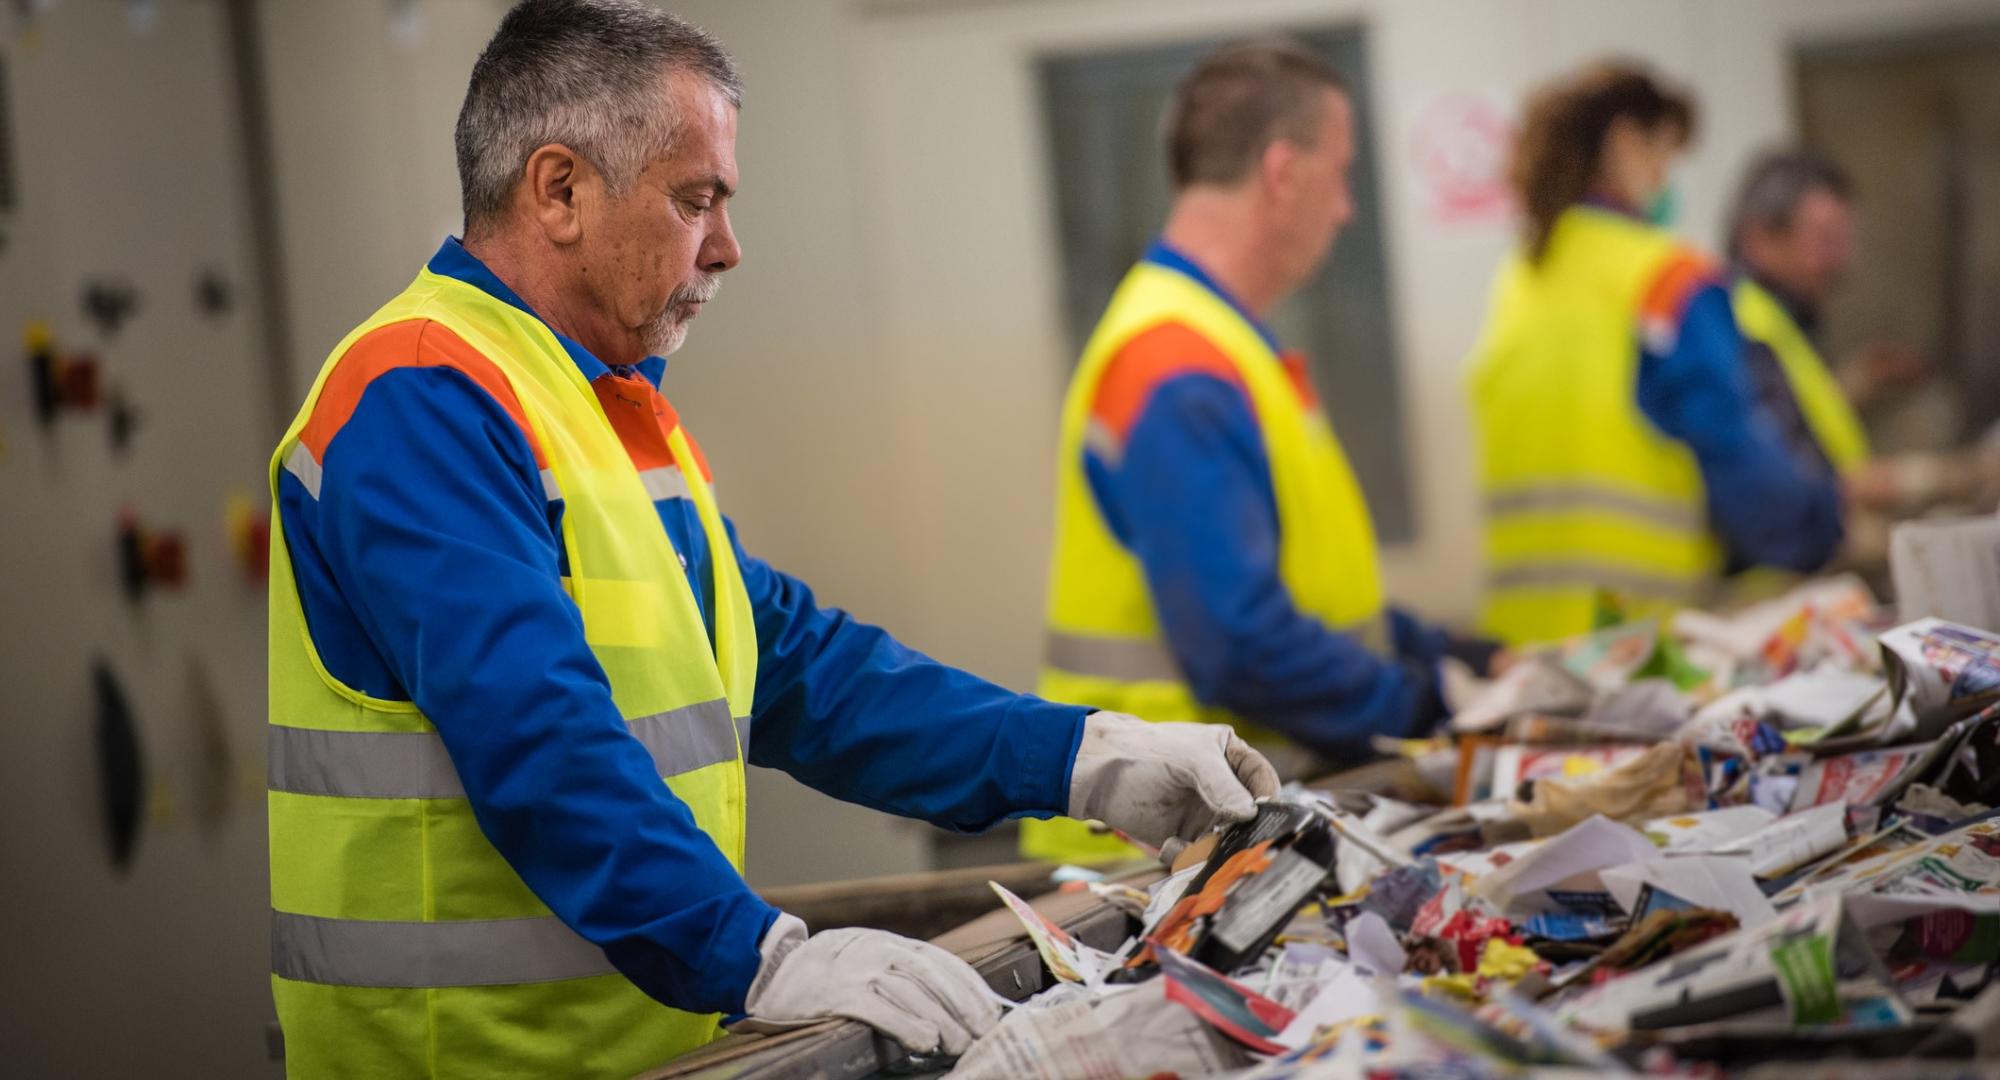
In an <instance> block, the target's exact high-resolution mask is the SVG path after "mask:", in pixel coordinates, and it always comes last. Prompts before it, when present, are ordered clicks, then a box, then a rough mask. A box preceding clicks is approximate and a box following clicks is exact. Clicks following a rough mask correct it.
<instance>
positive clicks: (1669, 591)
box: [1487, 560, 1708, 600]
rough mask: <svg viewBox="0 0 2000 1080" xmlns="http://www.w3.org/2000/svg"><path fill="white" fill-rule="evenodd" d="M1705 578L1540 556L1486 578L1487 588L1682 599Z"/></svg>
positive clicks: (1506, 567)
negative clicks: (1579, 590)
mask: <svg viewBox="0 0 2000 1080" xmlns="http://www.w3.org/2000/svg"><path fill="white" fill-rule="evenodd" d="M1707 581H1708V577H1707V575H1705V574H1692V573H1691V574H1689V575H1687V576H1686V577H1675V576H1673V575H1671V574H1649V573H1646V572H1644V571H1640V570H1628V569H1625V568H1623V567H1614V566H1605V565H1604V564H1602V563H1591V562H1580V561H1570V562H1564V561H1558V560H1543V561H1537V562H1532V563H1517V564H1514V565H1511V566H1504V567H1499V568H1496V569H1495V570H1494V571H1493V572H1492V573H1491V574H1490V575H1489V576H1488V578H1487V586H1488V587H1489V588H1491V589H1547V588H1603V589H1609V590H1610V591H1612V592H1619V593H1629V594H1631V595H1634V596H1644V597H1655V598H1659V599H1665V600H1684V599H1688V598H1689V597H1692V596H1694V595H1695V594H1697V593H1698V592H1700V590H1701V589H1702V587H1703V586H1704V585H1705V584H1706V582H1707Z"/></svg>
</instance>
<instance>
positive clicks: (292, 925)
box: [271, 911, 617, 988]
mask: <svg viewBox="0 0 2000 1080" xmlns="http://www.w3.org/2000/svg"><path fill="white" fill-rule="evenodd" d="M616 970H617V969H616V968H613V967H612V966H611V961H609V960H607V959H605V956H604V950H602V949H600V948H598V947H597V946H595V945H592V944H591V943H590V942H588V941H585V940H584V939H583V938H581V937H579V936H577V933H576V931H574V930H571V929H570V928H569V927H567V926H565V925H563V922H562V920H561V919H558V918H556V917H554V916H553V915H550V916H544V917H542V918H538V919H466V920H459V921H446V922H390V921H384V920H375V919H323V918H320V917H318V916H314V915H294V914H292V913H290V912H285V911H273V912H271V974H273V975H276V976H278V977H279V978H281V979H291V980H294V981H296V982H309V983H321V984H327V985H333V986H387V987H402V988H422V987H439V986H506V985H511V984H515V983H541V982H555V981H557V980H560V979H584V978H589V977H591V976H594V975H609V974H612V973H613V972H614V971H616Z"/></svg>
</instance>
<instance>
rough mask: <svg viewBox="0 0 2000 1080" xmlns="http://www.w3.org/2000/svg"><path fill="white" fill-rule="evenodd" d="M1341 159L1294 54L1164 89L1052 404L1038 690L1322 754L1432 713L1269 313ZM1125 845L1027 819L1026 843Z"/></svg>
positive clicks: (1340, 131) (1441, 647) (1053, 851)
mask: <svg viewBox="0 0 2000 1080" xmlns="http://www.w3.org/2000/svg"><path fill="white" fill-rule="evenodd" d="M1353 150H1354V118H1353V115H1352V108H1351V105H1350V104H1349V100H1348V97H1347V94H1346V92H1345V91H1344V90H1343V89H1342V87H1341V83H1340V80H1339V78H1338V77H1337V76H1336V75H1335V74H1334V73H1333V72H1332V71H1331V70H1330V69H1329V68H1327V67H1326V66H1325V64H1323V63H1322V62H1321V61H1320V60H1318V59H1317V58H1315V57H1314V56H1313V55H1312V54H1310V53H1308V52H1306V51H1304V50H1303V49H1301V48H1299V47H1297V46H1294V45H1291V44H1288V43H1259V44H1247V45H1240V46H1234V47H1230V48H1226V49H1223V50H1222V51H1220V52H1217V53H1215V54H1214V55H1212V56H1210V57H1208V58H1207V59H1205V60H1204V61H1202V62H1201V64H1200V65H1199V66H1197V67H1196V68H1195V70H1194V71H1193V72H1192V73H1191V74H1190V75H1188V77H1187V78H1186V79H1185V80H1184V81H1183V82H1182V83H1181V84H1180V86H1179V88H1178V89H1177V90H1176V92H1175V95H1174V98H1173V102H1172V105H1171V109H1170V115H1169V117H1168V121H1167V165H1168V170H1169V173H1170V175H1171V181H1172V185H1173V190H1174V200H1173V206H1172V208H1171V210H1170V211H1169V213H1168V216H1167V221H1166V224H1165V227H1164V228H1163V229H1162V231H1161V233H1160V236H1159V238H1158V240H1157V241H1156V242H1155V243H1154V244H1153V245H1152V247H1151V248H1150V249H1149V250H1148V251H1147V252H1146V253H1145V255H1144V257H1143V258H1142V259H1140V261H1139V263H1138V265H1136V266H1135V267H1133V268H1132V270H1131V272H1130V273H1129V274H1128V275H1127V276H1126V278H1125V280H1124V282H1123V283H1122V284H1121V285H1120V286H1119V287H1118V290H1117V292H1116V294H1115V295H1114V296H1113V297H1112V299H1111V303H1110V307H1109V309H1108V310H1107V311H1106V312H1105V313H1104V317H1103V320H1102V321H1101V322H1100V323H1099V324H1098V327H1097V329H1096V332H1095V333H1093V334H1092V335H1091V338H1090V340H1089V343H1088V344H1087V345H1086V346H1085V347H1084V352H1083V357H1082V359H1081V361H1080V362H1079V363H1078V364H1077V367H1076V372H1075V375H1074V377H1073V379H1072V381H1071V384H1070V388H1069V393H1068V397H1067V400H1066V401H1065V402H1064V405H1063V413H1062V434H1061V440H1062V441H1061V445H1060V447H1059V449H1058V457H1057V479H1056V485H1057V488H1056V513H1055V553H1054V565H1053V569H1052V572H1051V575H1050V591H1049V606H1048V620H1049V627H1048V644H1047V656H1046V661H1045V666H1044V668H1043V671H1042V679H1041V692H1042V693H1043V695H1045V696H1047V697H1050V698H1052V699H1055V700H1059V701H1076V702H1083V703H1085V704H1090V705H1095V706H1097V707H1099V708H1104V709H1115V710H1120V711H1136V712H1137V713H1138V714H1139V715H1142V716H1145V717H1147V718H1149V719H1153V720H1207V721H1216V722H1224V723H1231V724H1236V725H1239V726H1240V727H1241V730H1243V731H1244V732H1245V733H1247V734H1251V735H1252V737H1253V738H1258V739H1270V738H1271V737H1272V735H1273V733H1275V734H1276V735H1281V736H1284V737H1286V738H1289V739H1290V740H1292V741H1293V742H1295V743H1297V744H1299V745H1301V746H1303V747H1305V748H1308V749H1310V750H1312V751H1315V752H1318V753H1319V754H1322V755H1325V756H1327V757H1331V758H1335V759H1342V758H1347V759H1351V758H1353V757H1355V756H1357V755H1359V754H1362V753H1365V752H1366V747H1367V745H1368V742H1369V739H1370V737H1371V736H1375V735H1386V736H1409V735H1421V734H1425V733H1428V732H1429V731H1430V729H1431V728H1432V726H1433V725H1434V724H1435V723H1436V721H1437V720H1438V719H1439V718H1440V717H1441V716H1442V714H1443V704H1442V701H1441V698H1440V694H1439V685H1438V677H1437V664H1438V661H1439V659H1440V657H1441V656H1443V655H1444V653H1445V651H1446V647H1447V644H1448V643H1449V639H1448V637H1447V635H1445V634H1444V633H1442V632H1440V631H1438V630H1435V629H1432V628H1430V627H1426V626H1423V625H1421V624H1419V623H1418V622H1417V621H1416V620H1414V619H1412V618H1410V617H1408V616H1406V615H1404V614H1403V613H1401V612H1398V611H1395V610H1392V609H1389V608H1386V607H1385V606H1384V604H1383V600H1382V584H1381V580H1380V575H1379V573H1378V570H1377V566H1376V550H1375V531H1374V527H1373V525H1372V523H1371V521H1370V519H1369V515H1368V508H1367V505H1366V504H1365V503H1364V502H1363V501H1362V494H1361V489H1360V486H1359V485H1358V484H1357V483H1356V482H1355V478H1354V474H1353V471H1352V470H1351V469H1350V468H1349V467H1348V462H1347V458H1346V456H1345V455H1344V453H1343V452H1342V450H1341V447H1340V443H1339V441H1338V440H1337V439H1336V438H1335V437H1334V433H1333V430H1332V429H1331V428H1330V427H1329V426H1328V424H1327V419H1326V415H1325V413H1324V412H1322V411H1321V409H1320V404H1319V399H1318V396H1317V394H1316V393H1315V391H1314V389H1313V386H1312V385H1311V383H1310V382H1309V380H1308V379H1307V377H1306V367H1305V362H1304V360H1303V358H1302V357H1300V356H1299V355H1297V354H1294V353H1289V352H1286V351H1285V349H1284V348H1283V346H1282V345H1281V344H1280V343H1279V342H1278V340H1277V339H1276V338H1275V337H1274V336H1273V335H1272V333H1271V330H1270V328H1269V326H1268V325H1267V321H1268V320H1269V319H1270V317H1271V315H1272V313H1273V312H1274V311H1276V310H1277V308H1278V307H1279V305H1280V304H1282V303H1283V302H1284V301H1285V299H1286V298H1287V297H1289V296H1290V295H1291V294H1292V293H1293V292H1295V291H1296V290H1297V289H1298V288H1299V287H1300V286H1301V285H1303V284H1304V283H1305V282H1307V281H1308V280H1310V279H1311V278H1312V276H1313V274H1314V272H1315V271H1316V270H1317V269H1318V268H1319V266H1320V263H1321V262H1322V261H1323V260H1324V259H1325V258H1326V255H1327V252H1328V250H1329V249H1330V247H1331V246H1332V244H1333V240H1334V237H1335V235H1336V234H1337V233H1338V232H1339V231H1340V227H1341V225H1342V224H1343V223H1344V222H1346V221H1347V219H1348V217H1349V215H1350V214H1351V213H1352V209H1353V203H1352V200H1351V198H1350V195H1349V190H1348V180H1347V170H1348V165H1349V162H1350V161H1351V159H1352V157H1353ZM1471 651H1473V652H1477V653H1480V654H1482V655H1481V656H1479V657H1478V659H1480V660H1481V661H1482V663H1483V660H1484V659H1485V656H1484V655H1483V654H1485V653H1487V652H1490V650H1483V649H1478V648H1477V647H1476V646H1474V647H1473V649H1472V650H1471ZM1126 850H1129V849H1126V848H1123V847H1122V846H1120V845H1119V844H1117V843H1116V841H1115V840H1114V839H1112V838H1108V837H1104V836H1101V835H1096V834H1093V832H1092V831H1090V830H1088V829H1087V828H1086V827H1085V826H1084V825H1083V824H1082V823H1080V822H1076V821H1029V822H1023V823H1022V851H1023V852H1024V853H1025V854H1028V855H1030V856H1032V857H1037V858H1047V859H1067V860H1081V859H1090V858H1103V857H1110V856H1115V855H1117V854H1119V853H1120V852H1121V851H1126Z"/></svg>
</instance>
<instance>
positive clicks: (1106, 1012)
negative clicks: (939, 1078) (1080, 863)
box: [951, 979, 1247, 1080]
mask: <svg viewBox="0 0 2000 1080" xmlns="http://www.w3.org/2000/svg"><path fill="white" fill-rule="evenodd" d="M1167 989H1168V981H1167V980H1166V979H1154V980H1152V981H1150V982H1145V983H1140V984H1138V985H1136V986H1133V987H1131V988H1129V989H1122V990H1118V991H1116V992H1114V993H1109V994H1105V995H1102V996H1097V997H1087V998H1077V999H1072V1000H1069V1001H1065V1002H1062V1003H1060V1004H1056V1005H1050V1006H1047V1007H1045V1008H1034V1007H1029V1008H1022V1009H1016V1010H1014V1011H1013V1012H1011V1013H1009V1014H1008V1015H1007V1016H1006V1017H1005V1018H1004V1019H1002V1020H1001V1021H1000V1024H999V1026H998V1027H995V1028H994V1029H993V1030H992V1031H990V1032H988V1033H987V1034H986V1035H985V1036H983V1037H982V1038H980V1040H979V1041H978V1042H976V1043H973V1044H972V1049H971V1050H969V1051H967V1052H966V1054H965V1056H964V1057H962V1058H960V1059H959V1062H958V1067H957V1069H955V1070H953V1072H952V1074H951V1075H952V1076H954V1077H959V1078H962V1080H1101V1078H1104V1077H1118V1076H1154V1075H1159V1074H1174V1073H1178V1074H1180V1075H1182V1076H1202V1075H1206V1074H1209V1073H1215V1072H1221V1071H1223V1070H1225V1069H1231V1068H1235V1067H1237V1066H1239V1065H1242V1064H1244V1063H1245V1062H1246V1061H1247V1058H1246V1057H1245V1056H1244V1055H1243V1053H1242V1051H1240V1050H1238V1049H1237V1048H1236V1047H1235V1046H1233V1045H1231V1044H1230V1043H1229V1042H1228V1040H1226V1039H1224V1038H1223V1037H1222V1036H1221V1034H1220V1033H1218V1032H1217V1031H1216V1030H1215V1029H1214V1028H1212V1027H1210V1026H1209V1025H1208V1024H1207V1023H1205V1022H1203V1020H1202V1018H1201V1017H1199V1016H1197V1015H1195V1014H1194V1012H1192V1011H1190V1010H1188V1009H1185V1008H1182V1007H1181V1006H1179V1005H1176V1004H1174V1003H1173V1002H1172V1001H1169V1000H1168V999H1167Z"/></svg>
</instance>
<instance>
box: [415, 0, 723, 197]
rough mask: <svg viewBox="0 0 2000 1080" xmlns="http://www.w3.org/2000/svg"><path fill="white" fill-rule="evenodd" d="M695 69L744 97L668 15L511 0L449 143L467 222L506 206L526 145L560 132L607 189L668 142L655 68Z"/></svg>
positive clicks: (594, 3)
mask: <svg viewBox="0 0 2000 1080" xmlns="http://www.w3.org/2000/svg"><path fill="white" fill-rule="evenodd" d="M674 72H687V73H690V74H693V75H697V76H700V77H701V78H703V79H706V80H707V81H708V82H709V83H710V84H711V85H713V86H714V87H715V88H716V89H718V90H720V91H722V93H723V94H724V95H725V96H727V97H728V99H729V103H730V104H731V105H733V106H741V104H742V101H743V90H742V83H741V81H740V80H739V79H738V77H737V74H736V63H735V61H733V60H731V59H730V58H729V54H728V53H726V52H723V51H722V46H721V45H720V44H718V43H717V42H716V40H715V39H714V38H713V37H710V36H709V35H708V34H707V32H705V31H703V30H701V29H700V28H699V27H696V26H694V25H692V24H690V23H688V22H687V21H685V20H683V19H681V18H680V17H678V16H675V15H670V14H668V13H667V12H664V11H661V10H659V9H657V8H654V7H650V6H648V5H646V4H642V3H639V2H637V0H522V2H521V3H518V4H516V5H514V7H513V9H512V10H511V11H509V12H507V15H506V17H505V18H503V19H501V20H500V29H498V30H497V31H495V32H494V34H493V40H491V41H489V42H487V43H486V48H485V49H484V50H483V51H481V52H480V54H479V60H478V61H477V62H476V63H474V64H473V65H472V80H471V82H470V84H468V85H467V86H466V88H465V104H464V105H463V106H462V107H460V109H459V112H458V127H457V129H456V130H455V132H454V133H453V140H452V141H453V143H454V144H455V145H456V147H457V149H458V183H459V192H460V198H461V201H462V202H463V204H464V208H465V223H466V229H467V231H468V232H469V231H471V230H472V228H473V227H474V226H475V225H477V224H479V223H480V222H482V221H485V220H487V219H489V218H491V217H494V216H496V215H497V214H498V213H499V212H500V211H501V210H502V209H504V208H505V207H506V205H507V200H508V197H509V196H510V195H511V194H512V192H513V190H514V184H515V183H516V182H517V181H519V180H520V178H521V170H522V169H523V168H524V167H525V166H526V165H527V163H528V158H529V156H530V155H532V154H533V153H534V152H535V151H536V150H537V149H539V148H541V147H543V146H547V145H548V144H550V143H561V144H563V145H564V146H567V147H569V148H570V149H572V150H574V151H576V152H577V153H579V154H581V155H583V156H584V157H585V158H586V159H588V160H589V161H590V163H591V164H593V165H595V166H596V167H597V168H598V169H599V170H600V171H602V172H603V173H604V177H605V181H606V183H607V184H609V185H610V187H611V189H612V190H613V191H618V190H621V189H623V188H624V187H625V186H626V185H629V184H631V183H632V182H633V181H634V180H636V179H637V178H638V175H639V173H640V171H641V170H642V169H643V168H644V167H645V165H646V163H647V162H649V161H651V160H652V159H654V158H655V157H658V156H659V155H660V154H663V153H665V152H666V151H667V149H668V148H669V147H670V146H672V144H673V140H674V136H675V133H676V128H677V123H678V120H677V118H676V117H675V116H674V113H673V107H672V99H671V97H670V96H669V95H668V93H667V91H666V76H667V75H669V74H671V73H674Z"/></svg>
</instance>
